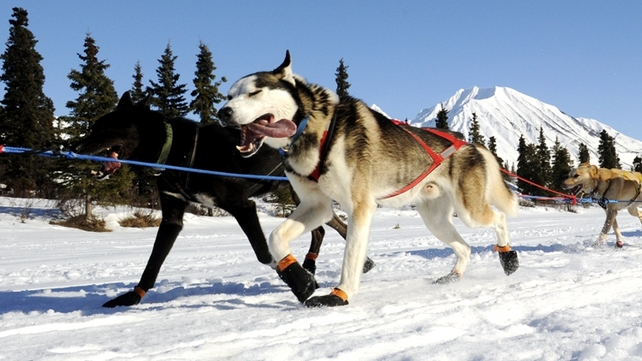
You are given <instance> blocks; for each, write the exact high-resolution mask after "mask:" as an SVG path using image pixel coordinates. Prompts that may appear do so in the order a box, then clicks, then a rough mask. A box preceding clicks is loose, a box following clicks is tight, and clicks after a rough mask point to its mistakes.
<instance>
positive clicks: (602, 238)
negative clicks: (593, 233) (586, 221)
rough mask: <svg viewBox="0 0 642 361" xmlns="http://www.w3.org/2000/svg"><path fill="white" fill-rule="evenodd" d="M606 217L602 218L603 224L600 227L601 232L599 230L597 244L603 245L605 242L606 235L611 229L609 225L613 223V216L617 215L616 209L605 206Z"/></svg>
mask: <svg viewBox="0 0 642 361" xmlns="http://www.w3.org/2000/svg"><path fill="white" fill-rule="evenodd" d="M605 211H606V219H605V220H604V226H603V227H602V232H600V237H599V238H598V241H597V245H598V246H603V245H604V244H605V243H606V235H607V233H609V231H610V230H611V227H612V226H613V225H614V223H613V222H614V221H615V216H617V209H614V208H612V207H610V206H607V208H606V210H605Z"/></svg>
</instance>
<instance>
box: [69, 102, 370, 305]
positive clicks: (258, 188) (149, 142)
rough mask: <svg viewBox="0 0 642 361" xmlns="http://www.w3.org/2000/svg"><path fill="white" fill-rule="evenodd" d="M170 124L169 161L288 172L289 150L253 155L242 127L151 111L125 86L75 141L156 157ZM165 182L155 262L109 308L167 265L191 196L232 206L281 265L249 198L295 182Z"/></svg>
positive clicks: (264, 259)
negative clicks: (244, 145)
mask: <svg viewBox="0 0 642 361" xmlns="http://www.w3.org/2000/svg"><path fill="white" fill-rule="evenodd" d="M167 126H170V127H171V130H172V131H171V133H173V137H172V142H171V149H169V155H168V157H167V160H166V161H165V164H168V165H174V166H189V165H191V166H192V167H193V168H197V169H205V170H212V171H220V172H227V173H237V174H266V175H267V174H269V175H274V176H279V175H284V173H283V165H282V160H281V156H280V155H279V154H278V153H277V152H276V151H275V150H273V149H270V148H266V149H265V150H264V151H263V150H262V151H260V152H258V153H257V154H256V156H255V157H252V158H243V157H241V154H240V153H239V152H238V150H237V149H236V145H237V144H238V143H239V142H240V133H239V131H238V130H236V129H230V128H224V127H222V126H221V125H220V124H218V123H212V124H207V125H203V124H199V123H196V122H194V121H191V120H188V119H185V118H174V119H166V118H165V117H164V116H163V115H162V114H161V113H159V112H156V111H151V110H150V107H149V102H148V100H144V101H141V102H140V103H138V104H134V103H133V102H132V100H131V97H130V95H129V93H124V95H123V96H122V97H121V99H120V101H119V103H118V105H117V108H116V110H115V111H113V112H111V113H109V114H107V115H105V116H103V117H101V118H100V119H98V120H97V121H96V123H95V124H94V125H93V127H92V131H91V134H89V135H88V136H87V137H86V138H84V139H83V140H81V141H80V142H79V143H77V144H75V145H74V149H75V151H77V152H83V153H89V154H97V153H99V152H102V151H105V150H107V151H108V152H109V153H111V154H113V156H116V154H117V155H118V158H119V159H130V160H137V161H141V162H150V163H155V162H157V161H158V159H159V154H161V152H162V148H163V146H164V144H165V143H166V141H167V139H168V137H167V134H168V133H170V132H169V131H168V128H167ZM197 130H198V139H196V138H195V134H196V131H197ZM195 141H196V143H195ZM191 159H193V161H192V162H191V164H186V160H187V162H190V160H191ZM117 167H118V163H117V162H114V163H109V164H106V165H104V166H103V171H102V172H103V173H107V174H109V173H113V172H114V171H115V170H116V169H117ZM157 186H158V191H159V194H160V204H161V208H162V217H163V219H162V221H161V224H160V227H159V229H158V233H157V234H156V240H155V241H154V247H153V250H152V254H151V255H150V257H149V261H148V262H147V266H146V267H145V270H144V272H143V275H142V276H141V279H140V282H139V283H138V285H137V286H136V288H135V289H134V291H131V292H128V293H125V294H123V295H121V296H118V297H117V298H115V299H113V300H111V301H109V302H107V303H105V305H104V306H105V307H115V306H130V305H134V304H137V303H139V302H140V300H141V297H142V295H144V294H145V292H147V291H148V290H149V289H150V288H152V287H153V286H154V283H155V281H156V277H157V276H158V273H159V271H160V268H161V265H162V264H163V262H164V261H165V258H166V257H167V255H168V254H169V252H170V250H171V248H172V246H173V244H174V241H175V240H176V237H177V236H178V234H179V233H180V231H181V229H182V228H183V215H184V213H185V210H186V208H187V206H188V205H189V203H190V202H194V203H200V204H203V205H206V206H209V207H213V206H216V207H219V208H222V209H224V210H225V211H227V212H229V213H230V214H231V215H232V216H234V218H235V219H236V220H237V222H238V223H239V225H240V226H241V229H242V230H243V232H245V234H246V235H247V237H248V239H249V241H250V244H251V245H252V248H253V249H254V252H255V254H256V257H257V258H258V260H259V262H261V263H263V264H268V265H271V266H273V267H274V266H275V262H274V261H273V258H272V256H271V255H270V252H269V250H268V246H267V241H266V239H265V236H264V234H263V230H262V229H261V225H260V224H259V220H258V217H257V214H256V206H255V204H254V202H253V201H252V200H250V199H249V198H250V197H255V196H259V195H262V194H265V193H267V192H269V191H273V190H275V189H276V187H278V186H287V182H279V181H264V180H259V179H242V178H229V177H220V176H211V175H205V174H200V173H187V172H180V171H174V170H166V171H164V172H162V173H160V175H159V176H158V178H157ZM293 196H296V195H295V194H293ZM328 220H329V221H330V222H329V223H328V224H329V225H330V226H331V227H333V228H335V229H336V230H337V231H338V232H339V233H340V234H341V235H342V236H343V237H344V238H345V234H346V225H345V223H343V222H342V221H341V220H340V219H339V218H338V217H337V216H336V215H333V216H331V219H328ZM310 231H312V244H311V247H310V253H311V254H318V252H319V248H320V247H321V241H322V240H323V235H324V230H323V228H322V227H319V228H316V229H314V228H312V229H310ZM373 265H374V264H373V263H372V264H370V265H369V267H366V268H367V269H368V268H371V267H372V266H373ZM305 266H306V268H307V269H309V270H310V271H311V272H314V268H315V265H314V262H313V259H306V264H305Z"/></svg>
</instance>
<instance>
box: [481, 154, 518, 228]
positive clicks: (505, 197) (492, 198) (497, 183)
mask: <svg viewBox="0 0 642 361" xmlns="http://www.w3.org/2000/svg"><path fill="white" fill-rule="evenodd" d="M478 149H479V151H480V152H481V153H482V155H483V156H484V158H485V159H486V164H487V165H488V173H487V174H486V176H487V177H488V188H486V197H487V198H486V199H488V201H489V202H490V204H492V205H493V206H495V207H497V208H498V209H499V210H500V211H502V212H504V213H505V214H506V215H507V216H515V215H517V209H518V200H517V194H516V193H514V192H513V191H512V190H511V189H510V188H509V187H508V184H506V182H504V178H503V176H502V172H501V170H500V169H501V168H500V166H499V163H498V162H497V159H496V158H495V156H494V155H493V153H491V152H490V151H488V150H487V149H486V148H483V147H478Z"/></svg>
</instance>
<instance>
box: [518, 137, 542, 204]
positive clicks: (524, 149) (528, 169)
mask: <svg viewBox="0 0 642 361" xmlns="http://www.w3.org/2000/svg"><path fill="white" fill-rule="evenodd" d="M517 152H518V153H519V155H518V157H517V170H516V171H515V173H516V174H517V175H518V176H519V177H521V178H523V179H524V180H522V179H518V180H517V187H519V188H520V189H521V190H522V193H524V194H527V195H542V193H543V192H542V191H541V190H540V188H539V187H537V186H534V185H532V184H531V183H529V182H526V181H530V182H533V183H535V184H541V179H540V174H539V168H540V165H539V159H538V158H537V147H536V146H535V144H533V143H528V144H527V143H526V140H525V139H524V136H523V135H522V136H520V137H519V145H518V146H517ZM525 180H526V181H525Z"/></svg>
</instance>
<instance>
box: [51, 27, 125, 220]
mask: <svg viewBox="0 0 642 361" xmlns="http://www.w3.org/2000/svg"><path fill="white" fill-rule="evenodd" d="M98 50H99V48H98V46H96V43H95V41H94V39H93V38H92V37H91V35H89V34H87V36H86V37H85V42H84V54H78V57H79V58H80V59H81V60H82V61H83V63H82V64H81V69H80V70H72V71H71V72H70V73H69V75H68V76H67V77H68V78H69V80H71V85H70V86H71V88H72V89H73V90H75V91H77V92H78V97H77V98H76V100H73V101H68V102H67V108H69V109H70V110H71V111H70V114H69V116H66V117H64V119H63V121H64V122H65V124H67V125H68V126H67V128H65V133H66V134H67V135H68V136H69V141H70V142H75V141H78V140H79V139H81V138H82V137H84V136H86V135H87V134H89V132H90V130H91V127H92V125H93V124H94V122H95V121H96V120H98V118H100V117H101V116H103V115H105V114H107V113H109V112H110V111H112V110H113V109H114V107H115V105H116V103H117V102H118V94H116V90H115V89H114V83H113V81H112V80H111V79H109V78H108V77H107V76H106V75H105V70H106V69H107V68H109V65H108V64H105V61H104V60H102V61H99V60H98ZM66 163H67V167H65V168H64V169H63V170H62V174H61V176H60V179H62V180H63V185H64V186H65V188H66V191H67V192H68V194H69V195H70V197H72V198H74V197H81V199H82V201H83V205H84V212H80V214H81V215H82V216H84V217H85V218H91V217H92V205H93V204H94V202H97V203H99V204H106V205H110V204H117V203H124V202H125V201H126V199H127V195H128V194H127V192H128V191H129V189H130V187H131V182H132V175H131V172H129V171H128V168H127V166H125V165H123V167H121V169H120V170H119V171H118V172H116V174H114V175H112V176H111V178H110V180H109V181H106V182H99V181H97V180H95V179H94V177H92V176H91V174H90V171H91V170H94V169H96V167H97V164H96V163H92V162H85V161H78V160H68V161H66Z"/></svg>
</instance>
